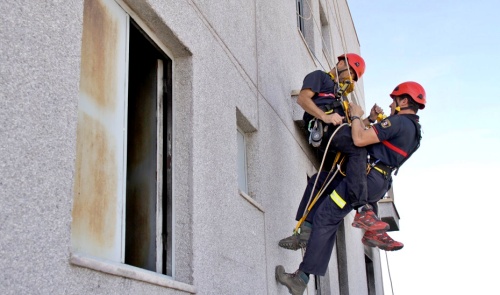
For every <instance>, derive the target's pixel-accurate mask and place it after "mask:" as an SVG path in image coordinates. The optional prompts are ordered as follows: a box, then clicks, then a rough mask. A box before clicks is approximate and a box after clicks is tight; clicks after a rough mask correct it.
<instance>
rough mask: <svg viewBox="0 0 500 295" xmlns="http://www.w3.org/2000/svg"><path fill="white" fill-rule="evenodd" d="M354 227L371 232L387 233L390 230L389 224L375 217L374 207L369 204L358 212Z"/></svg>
mask: <svg viewBox="0 0 500 295" xmlns="http://www.w3.org/2000/svg"><path fill="white" fill-rule="evenodd" d="M352 226H354V227H357V228H361V229H365V230H370V231H385V230H388V229H389V224H387V223H385V222H383V221H381V220H380V219H379V218H378V217H377V215H375V212H373V207H372V206H370V205H368V204H366V205H364V206H363V207H360V208H359V209H358V210H356V216H355V217H354V222H353V223H352Z"/></svg>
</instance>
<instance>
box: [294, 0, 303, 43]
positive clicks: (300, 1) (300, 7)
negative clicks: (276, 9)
mask: <svg viewBox="0 0 500 295" xmlns="http://www.w3.org/2000/svg"><path fill="white" fill-rule="evenodd" d="M296 3H297V7H296V8H297V27H298V28H299V30H300V31H301V32H302V34H303V35H304V19H303V16H304V2H303V0H297V2H296Z"/></svg>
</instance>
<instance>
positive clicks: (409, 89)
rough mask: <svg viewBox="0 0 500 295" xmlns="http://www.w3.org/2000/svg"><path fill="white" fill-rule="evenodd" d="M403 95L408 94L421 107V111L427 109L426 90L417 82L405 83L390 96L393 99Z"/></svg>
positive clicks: (397, 87)
mask: <svg viewBox="0 0 500 295" xmlns="http://www.w3.org/2000/svg"><path fill="white" fill-rule="evenodd" d="M403 94H408V95H409V96H411V98H413V100H414V101H416V102H417V103H418V104H419V105H420V106H419V109H421V110H423V109H424V108H425V103H426V100H425V90H424V87H422V85H420V84H418V83H417V82H411V81H408V82H403V83H401V84H399V85H398V86H396V88H394V90H393V91H392V93H391V94H390V95H391V97H392V98H394V97H396V96H401V95H403Z"/></svg>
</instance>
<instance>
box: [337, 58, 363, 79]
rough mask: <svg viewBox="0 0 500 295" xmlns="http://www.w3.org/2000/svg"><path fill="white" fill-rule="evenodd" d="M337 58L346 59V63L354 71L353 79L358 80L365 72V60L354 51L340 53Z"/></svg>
mask: <svg viewBox="0 0 500 295" xmlns="http://www.w3.org/2000/svg"><path fill="white" fill-rule="evenodd" d="M337 59H338V60H339V61H340V60H344V59H347V63H348V64H349V66H350V67H351V68H352V69H353V70H354V72H356V79H355V81H358V79H359V78H361V76H363V74H364V73H365V68H366V66H365V60H364V59H363V58H362V57H361V56H359V55H357V54H356V53H347V54H342V55H341V56H339V57H337Z"/></svg>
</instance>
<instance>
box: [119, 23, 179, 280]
mask: <svg viewBox="0 0 500 295" xmlns="http://www.w3.org/2000/svg"><path fill="white" fill-rule="evenodd" d="M130 23H131V25H130V36H129V40H130V42H129V71H128V74H129V77H128V79H129V84H128V85H129V87H128V111H127V170H126V171H127V173H126V175H127V177H126V209H125V263H126V264H130V265H133V266H136V267H140V268H143V269H148V270H151V271H155V272H158V273H162V274H166V275H170V276H171V275H172V249H173V247H172V171H171V160H172V159H171V154H172V151H171V150H172V144H171V136H172V127H171V126H172V113H171V112H172V97H171V93H172V91H171V87H172V86H171V85H172V61H171V60H170V59H169V58H168V57H167V56H166V55H165V54H163V52H162V51H160V50H159V49H158V48H157V47H156V46H155V45H154V43H153V42H152V41H151V40H150V39H149V38H148V37H147V35H145V33H143V32H142V30H140V28H139V26H138V25H137V24H136V23H135V22H133V21H131V22H130Z"/></svg>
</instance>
